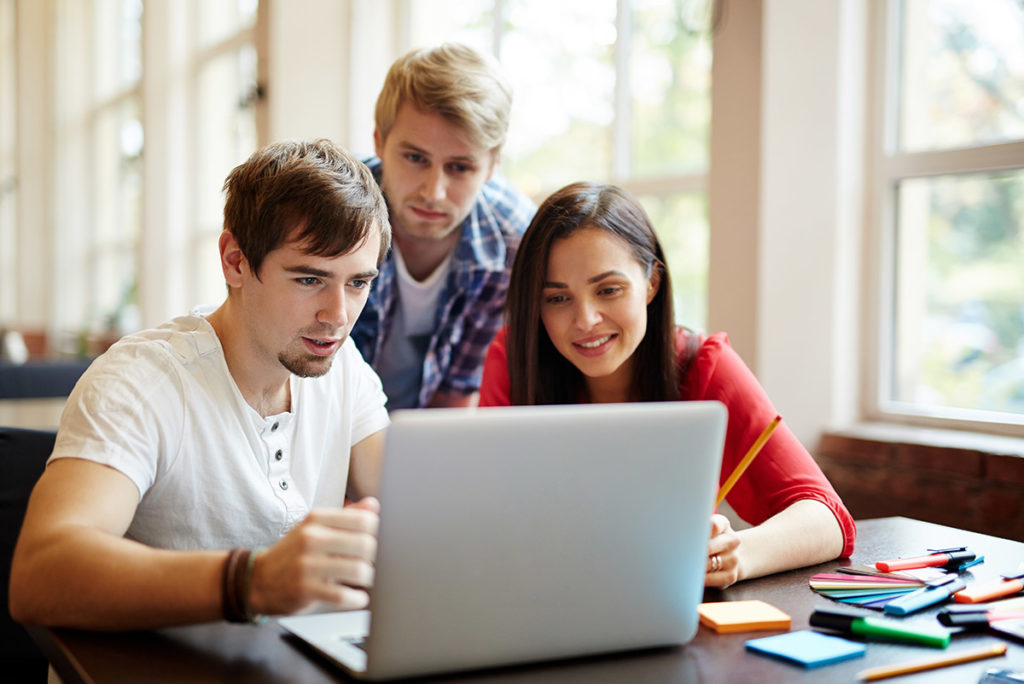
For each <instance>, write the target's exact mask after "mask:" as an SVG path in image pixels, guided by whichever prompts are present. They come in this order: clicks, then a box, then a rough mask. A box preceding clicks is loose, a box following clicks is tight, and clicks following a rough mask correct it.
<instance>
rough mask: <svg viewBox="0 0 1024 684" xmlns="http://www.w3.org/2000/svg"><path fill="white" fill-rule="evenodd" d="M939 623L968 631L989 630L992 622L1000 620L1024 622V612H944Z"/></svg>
mask: <svg viewBox="0 0 1024 684" xmlns="http://www.w3.org/2000/svg"><path fill="white" fill-rule="evenodd" d="M938 618H939V622H941V623H942V624H944V625H946V626H947V627H962V628H964V629H965V630H968V631H972V632H975V631H981V630H985V629H988V627H989V625H991V624H992V622H997V621H999V620H1024V610H1018V611H1014V610H1004V611H1002V612H999V611H991V610H986V609H985V608H982V607H979V608H978V609H977V610H958V611H951V610H942V611H939V615H938Z"/></svg>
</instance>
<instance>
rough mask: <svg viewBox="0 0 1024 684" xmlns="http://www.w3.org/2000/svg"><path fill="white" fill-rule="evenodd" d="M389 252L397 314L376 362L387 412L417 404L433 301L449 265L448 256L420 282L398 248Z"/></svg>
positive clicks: (432, 325) (434, 316) (430, 332)
mask: <svg viewBox="0 0 1024 684" xmlns="http://www.w3.org/2000/svg"><path fill="white" fill-rule="evenodd" d="M392 253H393V254H394V259H395V281H396V282H397V283H398V297H397V298H396V301H395V306H396V307H397V311H395V315H394V319H393V320H394V323H392V325H391V330H390V331H389V332H388V336H387V339H386V340H384V346H383V347H382V348H381V352H380V356H379V357H378V360H377V372H378V373H379V374H380V378H381V381H382V382H383V383H384V393H385V394H387V395H388V409H389V410H393V409H396V408H415V407H417V406H418V405H419V400H420V384H421V383H422V380H423V359H424V357H426V355H427V348H428V347H429V346H430V338H431V337H433V335H434V330H435V326H436V325H437V302H438V301H439V299H440V298H441V290H442V289H444V285H445V281H446V279H447V276H448V271H450V270H451V263H452V259H451V256H449V257H448V258H447V259H445V260H444V261H443V262H441V264H440V265H439V266H438V267H437V268H435V269H434V272H433V273H431V274H430V275H429V276H427V277H426V279H425V280H422V281H421V280H416V279H415V278H413V277H412V274H410V273H409V270H408V269H407V268H406V266H405V261H404V260H403V259H402V253H401V252H400V251H399V250H398V247H394V248H392Z"/></svg>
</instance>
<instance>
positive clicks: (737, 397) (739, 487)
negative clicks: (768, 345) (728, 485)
mask: <svg viewBox="0 0 1024 684" xmlns="http://www.w3.org/2000/svg"><path fill="white" fill-rule="evenodd" d="M683 394H684V397H685V398H687V399H717V400H718V401H720V402H722V403H723V404H725V406H726V408H727V409H728V410H729V422H728V427H727V428H726V433H725V451H724V453H723V456H722V472H721V474H720V475H719V483H721V482H724V481H725V480H726V478H728V476H729V474H730V473H731V472H732V471H733V468H735V467H736V465H737V464H738V463H739V462H740V460H741V459H742V458H743V455H744V454H745V453H746V452H747V449H749V448H750V445H751V444H753V443H754V441H755V440H757V438H758V436H759V435H760V434H761V431H762V430H764V428H765V426H766V425H768V423H770V422H771V420H772V419H773V418H774V417H775V415H776V411H775V407H774V406H772V403H771V400H770V399H769V398H768V395H767V394H766V393H765V391H764V388H762V387H761V385H760V383H758V381H757V378H755V377H754V374H753V373H752V372H751V371H750V369H749V368H747V366H746V364H745V363H743V360H742V359H740V357H739V355H738V354H736V352H735V351H733V349H732V347H731V346H729V339H728V337H727V336H726V334H725V333H717V334H715V335H712V336H710V337H709V338H708V339H707V340H706V341H705V342H704V343H703V344H702V345H701V347H700V348H699V349H698V351H697V354H696V356H695V357H694V359H693V362H692V363H691V365H690V368H689V369H688V370H687V373H686V386H685V387H684V388H683ZM801 499H813V500H814V501H820V502H821V503H823V504H825V506H827V507H828V508H829V510H831V511H832V513H833V515H835V516H836V520H837V521H838V522H839V527H840V528H841V529H842V532H843V552H842V556H843V557H849V555H850V554H851V553H853V542H854V539H855V538H856V536H857V528H856V525H855V524H854V522H853V517H852V516H851V515H850V512H849V511H848V510H846V506H844V505H843V502H842V500H841V499H840V498H839V495H838V494H837V493H836V490H835V489H834V488H833V487H832V484H831V483H830V482H829V481H828V479H826V477H825V474H824V473H822V472H821V468H819V467H818V464H817V463H815V462H814V458H813V457H812V456H811V455H810V453H808V451H807V449H805V448H804V446H803V445H802V444H801V443H800V441H799V440H797V438H796V436H795V435H794V434H793V433H792V431H790V429H789V428H788V427H787V426H786V423H785V421H783V422H782V423H780V424H779V426H778V428H776V430H775V432H774V433H772V436H771V438H770V439H769V440H768V442H767V443H766V444H765V445H764V448H763V449H762V450H761V453H760V454H758V456H757V458H755V459H754V461H753V463H752V464H751V465H750V467H749V468H748V469H747V471H746V473H744V475H743V476H742V477H741V478H740V479H739V481H737V482H736V486H735V487H733V489H732V491H731V492H729V496H728V497H727V498H726V500H727V501H728V502H729V505H730V506H732V508H733V510H734V511H736V513H737V514H738V515H739V516H740V517H741V518H743V519H744V520H745V521H747V522H749V523H751V524H753V525H759V524H761V523H762V522H764V521H765V520H767V519H768V518H770V517H771V516H773V515H775V514H776V513H778V512H780V511H782V510H784V509H785V508H788V507H789V506H790V505H791V504H793V503H794V502H796V501H799V500H801Z"/></svg>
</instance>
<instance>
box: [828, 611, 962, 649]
mask: <svg viewBox="0 0 1024 684" xmlns="http://www.w3.org/2000/svg"><path fill="white" fill-rule="evenodd" d="M811 625H812V626H814V627H825V628H827V629H831V630H835V631H837V632H845V633H847V634H859V635H861V636H864V637H869V638H873V639H879V640H882V641H904V642H907V643H911V644H921V645H922V646H933V647H935V648H946V646H948V645H949V635H950V632H949V631H948V630H945V629H942V628H941V627H935V628H931V629H929V628H927V627H908V626H906V625H904V624H903V623H902V622H900V621H898V620H887V619H886V618H876V617H867V616H864V615H861V614H860V613H854V612H852V611H845V610H837V609H832V608H830V609H822V608H818V609H817V610H815V611H814V613H812V614H811Z"/></svg>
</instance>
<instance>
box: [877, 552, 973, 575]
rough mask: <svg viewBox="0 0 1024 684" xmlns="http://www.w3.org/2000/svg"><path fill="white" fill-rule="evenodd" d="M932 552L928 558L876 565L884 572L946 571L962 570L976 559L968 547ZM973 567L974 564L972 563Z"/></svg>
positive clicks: (884, 562) (890, 561)
mask: <svg viewBox="0 0 1024 684" xmlns="http://www.w3.org/2000/svg"><path fill="white" fill-rule="evenodd" d="M928 550H929V551H931V553H930V554H928V555H927V556H911V557H909V558H896V559H894V560H884V561H878V562H877V563H875V567H876V568H878V569H879V570H881V571H882V572H896V571H898V570H913V569H915V568H943V569H945V570H960V569H962V568H961V566H962V565H964V564H965V563H969V562H970V561H973V560H974V559H975V554H974V552H973V551H968V550H967V547H966V546H957V547H953V548H949V549H928ZM972 565H973V563H972Z"/></svg>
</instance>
